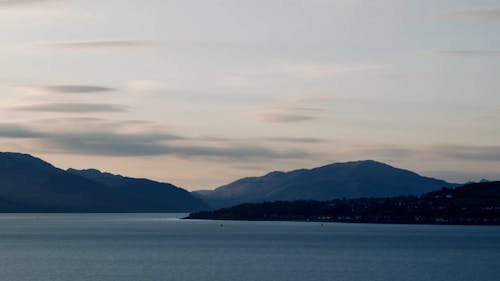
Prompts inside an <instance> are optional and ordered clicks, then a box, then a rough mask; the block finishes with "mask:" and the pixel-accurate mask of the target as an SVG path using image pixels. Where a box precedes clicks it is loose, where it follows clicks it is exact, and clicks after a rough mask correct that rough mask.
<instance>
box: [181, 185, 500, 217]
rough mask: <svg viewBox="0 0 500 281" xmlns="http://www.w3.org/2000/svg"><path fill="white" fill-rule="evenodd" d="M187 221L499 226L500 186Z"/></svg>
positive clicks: (282, 206) (289, 204) (278, 206)
mask: <svg viewBox="0 0 500 281" xmlns="http://www.w3.org/2000/svg"><path fill="white" fill-rule="evenodd" d="M187 219H212V220H252V221H269V220H281V221H285V220H289V221H321V222H352V223H404V224H481V225H500V182H498V181H497V182H488V183H473V184H467V185H465V186H462V187H457V188H443V189H440V190H437V191H433V192H429V193H425V194H424V195H422V196H420V197H416V196H399V197H390V198H358V199H334V200H329V201H274V202H264V203H253V204H250V203H247V204H241V205H237V206H233V207H230V208H225V209H219V210H214V211H205V212H198V213H192V214H190V215H189V216H188V217H187Z"/></svg>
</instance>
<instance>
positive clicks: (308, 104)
mask: <svg viewBox="0 0 500 281" xmlns="http://www.w3.org/2000/svg"><path fill="white" fill-rule="evenodd" d="M326 100H327V99H326V98H324V97H304V98H295V99H291V100H289V101H286V102H283V103H281V104H275V105H273V106H267V107H266V108H264V109H263V110H260V111H259V112H258V118H259V119H260V120H261V121H264V122H271V123H296V122H304V121H311V120H315V119H318V116H319V114H320V113H321V112H322V111H323V108H322V107H320V104H321V103H324V101H326Z"/></svg>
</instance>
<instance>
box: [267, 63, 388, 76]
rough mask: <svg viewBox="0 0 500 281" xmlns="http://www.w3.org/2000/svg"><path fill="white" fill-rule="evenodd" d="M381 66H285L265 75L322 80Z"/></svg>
mask: <svg viewBox="0 0 500 281" xmlns="http://www.w3.org/2000/svg"><path fill="white" fill-rule="evenodd" d="M381 68H382V66H380V65H358V64H318V63H310V64H297V63H296V64H283V65H278V66H274V67H270V68H269V69H266V70H264V73H265V74H267V75H269V74H275V75H286V76H289V77H300V78H307V79H321V78H328V77H332V76H337V75H339V74H344V73H353V72H362V71H370V70H377V69H381Z"/></svg>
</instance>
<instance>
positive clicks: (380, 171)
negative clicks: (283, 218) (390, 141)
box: [192, 160, 457, 208]
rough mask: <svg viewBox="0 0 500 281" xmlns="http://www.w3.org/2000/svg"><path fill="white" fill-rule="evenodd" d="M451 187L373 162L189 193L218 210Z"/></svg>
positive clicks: (276, 173)
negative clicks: (281, 201)
mask: <svg viewBox="0 0 500 281" xmlns="http://www.w3.org/2000/svg"><path fill="white" fill-rule="evenodd" d="M453 186H457V185H456V184H453V183H448V182H446V181H443V180H438V179H434V178H430V177H424V176H421V175H419V174H417V173H415V172H412V171H408V170H404V169H400V168H395V167H393V166H390V165H388V164H385V163H382V162H377V161H375V160H360V161H350V162H343V163H332V164H328V165H324V166H320V167H315V168H311V169H298V170H292V171H288V172H282V171H273V172H270V173H267V174H265V175H264V176H260V177H245V178H242V179H238V180H235V181H233V182H231V183H229V184H226V185H223V186H220V187H218V188H216V189H214V190H212V191H207V190H203V191H194V192H192V193H193V194H194V195H195V196H197V197H199V198H202V199H203V200H205V202H207V203H208V204H209V205H210V206H211V207H215V208H218V207H228V206H231V205H236V204H241V203H252V202H264V201H275V200H284V201H290V200H328V199H334V198H343V197H346V198H356V197H385V196H398V195H420V194H423V193H425V192H429V191H432V190H435V189H438V188H441V187H453Z"/></svg>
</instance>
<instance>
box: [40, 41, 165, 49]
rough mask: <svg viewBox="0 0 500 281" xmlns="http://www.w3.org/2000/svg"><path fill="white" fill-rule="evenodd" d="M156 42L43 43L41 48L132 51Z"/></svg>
mask: <svg viewBox="0 0 500 281" xmlns="http://www.w3.org/2000/svg"><path fill="white" fill-rule="evenodd" d="M154 45H155V42H152V41H141V40H109V41H106V40H103V41H98V40H96V41H71V42H52V43H41V44H38V45H37V46H39V47H49V48H60V49H117V48H118V49H131V48H144V47H151V46H154Z"/></svg>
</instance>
